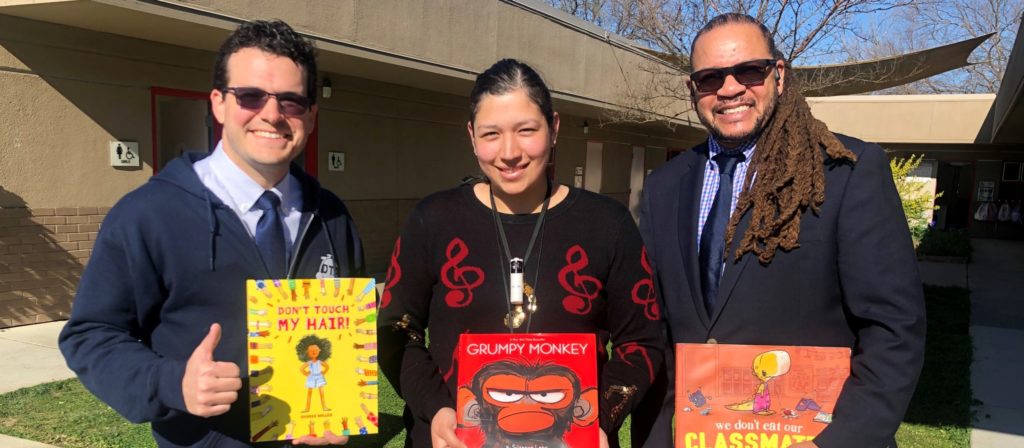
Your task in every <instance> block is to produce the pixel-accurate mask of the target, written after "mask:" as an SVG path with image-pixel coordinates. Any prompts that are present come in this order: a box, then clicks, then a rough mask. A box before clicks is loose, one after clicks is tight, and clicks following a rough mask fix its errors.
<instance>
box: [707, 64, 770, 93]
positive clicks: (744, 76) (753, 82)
mask: <svg viewBox="0 0 1024 448" xmlns="http://www.w3.org/2000/svg"><path fill="white" fill-rule="evenodd" d="M774 66H775V59H754V60H752V61H746V62H740V63H739V64H736V65H734V66H732V67H725V68H706V69H704V70H697V71H695V72H693V73H691V74H690V82H691V83H692V85H693V88H694V90H696V91H697V92H698V93H712V92H715V91H717V90H718V89H721V88H722V86H723V85H725V77H726V76H729V75H732V76H733V78H736V82H738V83H740V84H743V85H744V86H746V87H755V86H759V85H762V84H764V78H765V77H766V76H767V74H768V70H769V69H770V68H772V67H774Z"/></svg>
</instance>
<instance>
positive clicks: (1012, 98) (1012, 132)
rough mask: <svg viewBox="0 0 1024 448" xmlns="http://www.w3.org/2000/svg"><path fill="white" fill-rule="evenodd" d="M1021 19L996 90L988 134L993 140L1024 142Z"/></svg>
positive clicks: (1023, 65)
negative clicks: (1023, 124) (997, 91)
mask: <svg viewBox="0 0 1024 448" xmlns="http://www.w3.org/2000/svg"><path fill="white" fill-rule="evenodd" d="M1021 31H1024V22H1021V26H1020V28H1018V30H1017V40H1016V41H1015V42H1014V43H1013V50H1012V51H1011V52H1010V58H1009V59H1008V61H1007V63H1006V71H1005V72H1004V73H1003V80H1002V83H1001V84H1000V85H999V93H997V94H996V101H995V104H994V105H993V106H992V113H991V115H992V127H991V129H989V130H988V131H989V135H987V136H979V137H980V138H983V137H987V140H988V141H990V142H992V143H1024V126H1021V124H1022V123H1024V106H1022V105H1021V96H1022V95H1024V36H1022V35H1021Z"/></svg>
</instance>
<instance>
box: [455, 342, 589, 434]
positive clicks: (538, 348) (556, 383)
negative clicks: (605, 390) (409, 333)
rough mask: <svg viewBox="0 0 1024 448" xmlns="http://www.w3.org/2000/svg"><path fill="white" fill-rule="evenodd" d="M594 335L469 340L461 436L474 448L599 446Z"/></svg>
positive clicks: (461, 371) (462, 364)
mask: <svg viewBox="0 0 1024 448" xmlns="http://www.w3.org/2000/svg"><path fill="white" fill-rule="evenodd" d="M596 344H597V342H596V338H595V336H594V335H593V334H552V333H526V334H463V335H462V336H461V338H460V340H459V348H458V351H457V353H456V358H457V360H456V362H457V363H458V379H457V381H458V397H457V399H456V402H457V403H456V407H457V409H456V414H457V416H458V427H457V429H456V434H458V436H459V439H460V440H462V441H463V442H464V443H466V446H468V447H469V448H477V447H488V448H492V447H497V448H513V447H515V448H555V447H559V448H561V447H569V448H577V447H579V448H583V447H586V448H590V447H595V446H597V445H598V438H599V431H600V429H599V425H598V391H597V379H598V378H597V349H598V347H597V345H596Z"/></svg>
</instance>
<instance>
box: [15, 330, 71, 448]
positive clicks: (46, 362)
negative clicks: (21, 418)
mask: <svg viewBox="0 0 1024 448" xmlns="http://www.w3.org/2000/svg"><path fill="white" fill-rule="evenodd" d="M63 327H64V322H63V321H61V322H50V323H46V324H36V325H26V326H23V327H14V328H8V329H3V330H0V359H2V360H3V363H4V368H3V369H0V394H2V393H6V392H10V391H12V390H17V389H21V388H22V387H27V386H34V385H36V384H40V383H46V382H50V381H55V380H62V379H66V378H71V377H73V376H75V374H74V373H72V372H71V370H68V368H67V366H66V365H65V364H64V357H63V356H61V354H60V351H59V350H58V349H57V333H59V332H60V329H61V328H63ZM0 446H6V445H0Z"/></svg>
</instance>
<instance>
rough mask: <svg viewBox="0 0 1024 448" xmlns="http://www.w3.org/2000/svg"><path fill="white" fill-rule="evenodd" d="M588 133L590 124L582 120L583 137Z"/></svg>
mask: <svg viewBox="0 0 1024 448" xmlns="http://www.w3.org/2000/svg"><path fill="white" fill-rule="evenodd" d="M589 133H590V124H589V123H587V120H583V135H587V134H589Z"/></svg>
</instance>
